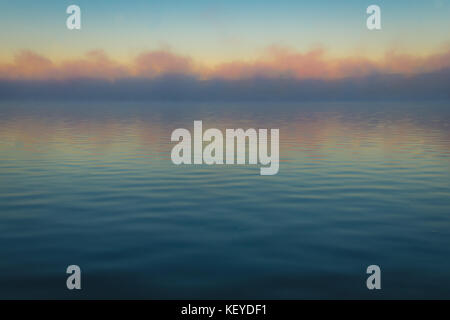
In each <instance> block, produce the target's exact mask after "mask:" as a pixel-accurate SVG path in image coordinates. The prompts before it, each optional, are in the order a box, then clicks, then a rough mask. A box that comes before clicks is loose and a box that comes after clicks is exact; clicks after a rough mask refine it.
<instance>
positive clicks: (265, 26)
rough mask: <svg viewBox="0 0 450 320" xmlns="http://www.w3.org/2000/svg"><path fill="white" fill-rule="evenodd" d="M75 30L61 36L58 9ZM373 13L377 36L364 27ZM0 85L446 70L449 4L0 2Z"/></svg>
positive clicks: (415, 0) (404, 0)
mask: <svg viewBox="0 0 450 320" xmlns="http://www.w3.org/2000/svg"><path fill="white" fill-rule="evenodd" d="M71 4H76V5H78V6H80V8H81V16H82V29H81V30H68V29H67V28H66V19H67V17H68V14H67V13H66V8H67V6H69V5H71ZM371 4H377V5H379V6H380V7H381V21H382V30H377V31H369V30H368V29H367V28H366V18H367V14H366V8H367V7H368V6H369V5H371ZM0 7H1V11H0V42H1V47H2V50H1V52H0V78H8V79H10V78H11V79H15V78H19V79H23V78H25V79H26V78H30V79H39V78H58V79H60V78H70V77H78V76H79V77H95V76H98V75H101V76H102V77H104V78H108V79H111V78H112V79H116V78H121V77H134V76H139V77H141V76H144V77H154V76H156V75H160V74H161V73H165V72H168V73H183V74H186V73H187V74H195V75H196V76H198V77H201V78H211V77H223V78H231V79H233V78H242V77H244V78H245V77H248V76H268V77H273V76H280V75H281V76H295V77H299V78H308V77H311V78H317V77H319V78H320V77H324V78H336V77H346V76H354V75H357V74H361V75H366V74H370V73H374V72H378V73H379V72H383V73H386V72H394V73H396V72H400V73H415V72H428V71H434V70H438V69H442V68H446V67H449V66H450V58H449V57H450V54H449V52H450V36H449V30H450V0H431V1H424V0H420V1H419V0H396V1H382V0H371V1H364V0H363V1H361V0H360V1H355V0H346V1H336V0H326V1H325V0H322V1H321V0H317V1H300V0H295V1H290V0H276V1H275V0H270V1H264V0H259V1H254V0H246V1H242V0H240V1H239V0H227V1H222V0H214V1H207V0H189V1H186V0H184V1H183V0H178V1H172V0H167V1H150V0H135V1H125V0H116V1H111V0H109V1H107V0H96V1H92V0H90V1H89V0H71V1H65V0H64V1H62V0H40V1H30V0H28V1H24V0H15V1H9V0H8V1H6V0H0Z"/></svg>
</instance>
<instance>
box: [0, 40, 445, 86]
mask: <svg viewBox="0 0 450 320" xmlns="http://www.w3.org/2000/svg"><path fill="white" fill-rule="evenodd" d="M449 67H450V50H448V51H446V52H443V53H435V54H431V55H428V56H415V55H411V54H401V53H396V52H394V51H388V52H386V54H385V56H384V57H383V59H380V60H378V61H375V60H369V59H367V58H364V57H347V58H332V57H329V55H328V54H327V52H326V51H325V50H324V49H314V50H310V51H307V52H303V53H302V52H297V51H294V50H292V49H289V48H285V47H279V46H271V47H269V48H267V49H266V50H265V51H264V52H263V53H262V55H261V57H260V58H258V59H255V60H253V61H239V60H236V61H233V62H227V63H222V64H218V65H216V66H214V67H206V66H202V65H201V63H196V62H195V61H194V60H193V59H192V58H191V57H187V56H182V55H178V54H175V53H172V52H170V51H169V50H157V51H148V52H143V53H141V54H139V55H138V56H136V57H135V58H134V59H133V60H132V61H130V62H129V63H127V64H123V63H119V62H116V61H114V60H113V59H111V58H110V57H109V56H108V55H107V54H106V53H105V52H103V51H101V50H95V51H90V52H88V53H87V54H85V55H84V56H83V57H80V58H78V59H71V60H65V61H62V62H59V63H55V62H53V61H51V60H50V59H49V58H47V57H44V56H42V55H39V54H37V53H34V52H32V51H29V50H24V51H21V52H19V53H18V54H17V55H16V56H15V57H14V60H13V62H12V63H3V64H2V63H1V62H0V78H3V79H68V78H83V77H86V78H102V79H110V80H114V79H119V78H123V77H147V78H152V77H156V76H159V75H164V74H173V73H178V74H188V75H193V76H198V77H202V78H224V79H242V78H252V77H267V78H277V77H293V78H299V79H305V78H319V79H321V78H325V79H330V78H342V77H354V76H365V75H369V74H373V73H401V74H414V73H419V72H429V71H433V70H439V69H443V68H449Z"/></svg>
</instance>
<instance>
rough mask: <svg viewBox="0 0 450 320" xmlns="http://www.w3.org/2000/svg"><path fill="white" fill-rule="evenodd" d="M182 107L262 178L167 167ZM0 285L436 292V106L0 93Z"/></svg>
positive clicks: (448, 123)
mask: <svg viewBox="0 0 450 320" xmlns="http://www.w3.org/2000/svg"><path fill="white" fill-rule="evenodd" d="M194 120H203V128H204V130H205V129H207V128H219V129H222V130H223V129H225V128H244V129H247V128H279V129H280V170H279V173H278V174H277V175H275V176H261V175H260V174H259V167H260V166H259V165H234V166H223V165H222V166H219V165H215V166H207V165H200V166H193V165H192V166H175V165H173V164H172V162H171V160H170V151H171V148H172V147H173V145H174V143H172V142H171V141H170V135H171V132H172V131H173V130H174V129H176V128H187V129H189V130H191V131H192V130H193V121H194ZM71 264H76V265H79V266H80V267H81V270H82V290H81V291H69V290H67V288H66V278H67V274H66V268H67V266H68V265H71ZM372 264H376V265H379V266H380V267H381V283H382V290H379V291H369V290H368V289H367V288H366V278H367V276H368V275H367V274H366V268H367V266H369V265H372ZM0 298H3V299H4V298H57V299H59V298H64V299H65V298H149V299H172V298H201V299H215V298H216V299H221V298H224V299H230V298H233V299H241V298H251V299H280V298H284V299H303V298H340V299H341V298H362V299H372V298H447V299H448V298H450V102H448V101H447V102H339V103H316V102H314V103H279V104H277V103H273V102H271V103H257V102H253V103H249V102H245V103H238V102H235V103H231V102H230V103H218V102H210V103H207V102H201V103H195V102H177V103H168V102H161V103H157V102H149V103H144V102H125V101H124V102H106V101H102V102H87V101H84V102H83V101H81V102H57V101H53V102H31V101H20V102H19V101H3V102H0Z"/></svg>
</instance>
